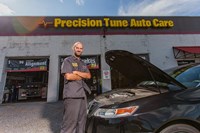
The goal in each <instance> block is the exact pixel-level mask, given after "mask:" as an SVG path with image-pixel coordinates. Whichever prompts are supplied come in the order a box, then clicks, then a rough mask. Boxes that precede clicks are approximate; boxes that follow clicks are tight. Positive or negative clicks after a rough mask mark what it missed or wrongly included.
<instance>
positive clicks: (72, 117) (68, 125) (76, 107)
mask: <svg viewBox="0 0 200 133" xmlns="http://www.w3.org/2000/svg"><path fill="white" fill-rule="evenodd" d="M86 117H87V99H86V98H65V99H64V116H63V123H62V127H61V133H85V124H86Z"/></svg>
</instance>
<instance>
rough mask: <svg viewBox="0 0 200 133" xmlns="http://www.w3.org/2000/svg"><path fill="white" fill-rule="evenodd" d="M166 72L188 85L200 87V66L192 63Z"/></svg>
mask: <svg viewBox="0 0 200 133" xmlns="http://www.w3.org/2000/svg"><path fill="white" fill-rule="evenodd" d="M166 72H167V73H168V74H169V75H170V76H171V77H173V78H175V79H176V80H177V81H179V82H180V83H182V84H183V85H185V86H186V87H189V88H195V87H200V66H191V65H190V66H185V67H181V68H177V69H171V71H170V70H168V71H166Z"/></svg>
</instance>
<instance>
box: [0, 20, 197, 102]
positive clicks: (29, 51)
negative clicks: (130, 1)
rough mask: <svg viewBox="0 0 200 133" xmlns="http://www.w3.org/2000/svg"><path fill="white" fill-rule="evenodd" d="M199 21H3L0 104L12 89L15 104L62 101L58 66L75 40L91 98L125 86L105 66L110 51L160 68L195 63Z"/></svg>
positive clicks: (0, 42) (1, 27)
mask: <svg viewBox="0 0 200 133" xmlns="http://www.w3.org/2000/svg"><path fill="white" fill-rule="evenodd" d="M199 24H200V17H1V19H0V29H1V30H0V103H2V101H3V98H4V94H5V90H9V88H12V85H15V86H16V87H17V88H18V92H17V99H18V100H36V99H40V100H46V101H47V102H54V101H57V100H59V99H62V87H63V77H62V76H61V75H60V66H61V63H62V61H63V59H64V58H65V57H67V56H69V55H71V54H72V50H71V46H72V44H73V43H74V42H76V41H81V42H83V43H84V46H85V50H84V54H83V60H84V62H85V63H86V64H87V65H88V67H89V69H90V71H91V73H92V78H91V80H88V81H87V84H88V85H89V86H90V88H91V89H92V92H93V94H92V95H94V96H95V95H98V94H100V93H102V92H105V91H108V90H110V89H111V88H115V87H123V82H125V81H123V76H122V75H120V74H119V73H117V72H116V71H114V70H112V69H111V68H110V67H109V66H108V65H107V64H106V62H105V57H104V56H105V55H104V53H105V52H106V51H108V50H115V49H117V50H127V51H130V52H133V53H135V54H138V55H139V56H141V57H142V58H144V59H146V60H149V61H150V62H151V63H153V64H154V65H156V66H157V67H159V68H161V69H165V68H169V67H173V66H177V65H181V64H185V63H189V62H199V53H200V26H199Z"/></svg>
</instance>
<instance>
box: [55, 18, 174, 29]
mask: <svg viewBox="0 0 200 133" xmlns="http://www.w3.org/2000/svg"><path fill="white" fill-rule="evenodd" d="M53 25H54V27H55V28H57V27H66V28H70V27H80V28H81V27H103V26H105V27H111V28H112V27H115V28H116V27H131V28H134V27H136V28H138V27H146V28H148V27H160V28H162V27H163V28H166V27H173V26H174V22H173V21H172V20H163V19H157V18H155V19H152V20H149V19H130V20H127V19H117V20H116V19H111V18H103V19H90V18H86V19H81V18H78V19H74V20H70V19H61V18H55V19H54V22H53Z"/></svg>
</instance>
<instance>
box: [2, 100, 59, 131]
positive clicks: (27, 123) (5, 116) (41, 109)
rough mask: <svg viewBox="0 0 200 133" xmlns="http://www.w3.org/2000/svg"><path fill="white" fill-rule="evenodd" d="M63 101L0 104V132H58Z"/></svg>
mask: <svg viewBox="0 0 200 133" xmlns="http://www.w3.org/2000/svg"><path fill="white" fill-rule="evenodd" d="M62 115H63V103H62V102H61V101H59V102H55V103H46V102H24V103H22V102H21V103H6V104H1V105H0V133H59V131H60V125H61V122H62Z"/></svg>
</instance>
